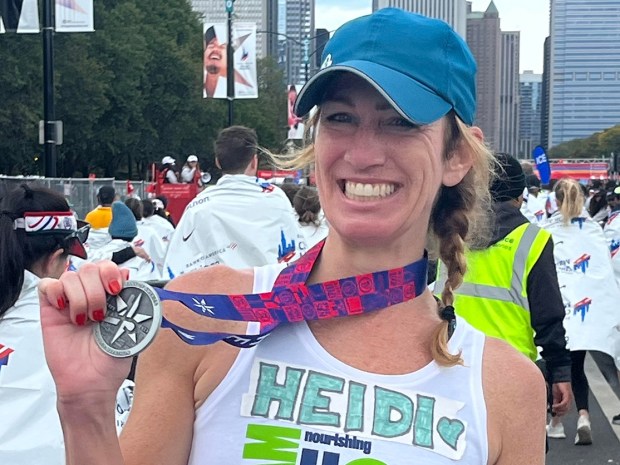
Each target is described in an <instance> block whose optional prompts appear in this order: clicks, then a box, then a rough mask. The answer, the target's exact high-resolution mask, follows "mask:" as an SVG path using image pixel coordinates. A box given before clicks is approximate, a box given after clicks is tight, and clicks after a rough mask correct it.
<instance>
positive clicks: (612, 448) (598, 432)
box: [546, 353, 620, 465]
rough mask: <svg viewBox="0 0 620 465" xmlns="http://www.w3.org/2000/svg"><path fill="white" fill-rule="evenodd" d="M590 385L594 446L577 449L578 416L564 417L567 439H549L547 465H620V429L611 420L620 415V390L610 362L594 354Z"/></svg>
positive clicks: (589, 360)
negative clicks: (575, 443) (575, 442)
mask: <svg viewBox="0 0 620 465" xmlns="http://www.w3.org/2000/svg"><path fill="white" fill-rule="evenodd" d="M586 375H587V377H588V381H589V383H590V418H591V422H592V445H590V446H575V445H574V439H575V434H576V430H577V412H576V411H575V408H574V406H573V408H572V409H571V412H570V414H569V415H567V416H566V417H564V420H563V423H564V429H565V431H566V439H550V440H549V449H550V450H549V453H548V454H547V462H546V463H547V465H578V464H579V465H583V464H587V465H620V426H618V425H612V424H611V417H612V416H614V415H618V414H619V413H620V386H619V384H618V380H617V377H616V373H615V368H614V366H613V362H612V360H611V358H610V357H609V358H608V357H604V356H602V355H601V354H596V353H591V354H590V355H588V357H587V358H586Z"/></svg>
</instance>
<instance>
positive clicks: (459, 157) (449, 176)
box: [442, 126, 484, 187]
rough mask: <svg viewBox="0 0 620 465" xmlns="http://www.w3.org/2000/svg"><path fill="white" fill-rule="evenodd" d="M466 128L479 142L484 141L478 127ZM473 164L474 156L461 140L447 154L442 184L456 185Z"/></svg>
mask: <svg viewBox="0 0 620 465" xmlns="http://www.w3.org/2000/svg"><path fill="white" fill-rule="evenodd" d="M467 130H468V131H470V132H471V135H472V136H473V137H475V138H476V139H478V140H479V141H480V142H483V141H484V136H483V135H482V131H481V130H480V128H479V127H476V126H472V127H469V128H467ZM473 164H474V157H473V154H472V152H471V150H469V149H466V148H464V147H463V143H462V141H461V142H459V144H458V145H457V147H456V148H455V149H454V151H453V152H452V153H450V154H449V157H448V159H447V160H445V162H444V168H445V169H444V173H443V178H442V181H443V185H444V186H447V187H453V186H456V185H457V184H458V183H459V182H461V181H462V180H463V178H464V177H465V175H466V174H467V173H468V172H469V170H470V169H471V167H472V165H473Z"/></svg>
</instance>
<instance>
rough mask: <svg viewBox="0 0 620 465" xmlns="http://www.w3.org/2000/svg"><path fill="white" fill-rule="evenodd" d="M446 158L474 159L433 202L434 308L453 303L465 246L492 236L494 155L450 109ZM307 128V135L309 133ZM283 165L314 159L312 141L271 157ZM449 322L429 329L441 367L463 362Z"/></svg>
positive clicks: (304, 164) (310, 125) (298, 165)
mask: <svg viewBox="0 0 620 465" xmlns="http://www.w3.org/2000/svg"><path fill="white" fill-rule="evenodd" d="M318 118H319V112H317V113H316V114H315V115H314V116H313V117H312V118H311V120H310V121H309V122H308V125H307V128H308V129H309V130H310V131H311V130H312V128H314V127H315V126H316V124H317V122H318ZM446 123H447V124H446V133H445V143H444V158H445V159H446V160H448V159H450V158H451V157H452V156H454V154H455V153H456V152H457V151H467V152H468V153H469V154H470V155H471V157H472V161H473V163H472V167H471V169H470V170H469V172H468V173H467V174H466V175H465V177H464V178H463V179H462V180H461V182H460V183H458V184H457V185H456V186H453V187H447V186H443V187H442V188H441V189H440V190H439V193H438V194H437V198H436V200H435V204H434V206H433V210H432V212H431V218H430V222H429V231H428V232H427V239H428V240H427V244H428V246H429V249H430V250H429V252H430V254H431V256H433V255H435V256H436V255H438V256H439V258H441V260H442V261H443V262H444V264H445V265H446V268H447V279H446V283H445V286H444V289H443V292H442V294H441V304H442V305H439V308H438V311H439V313H440V314H441V311H442V310H443V308H444V307H445V306H450V305H452V303H453V302H454V291H455V290H456V289H457V288H458V287H459V286H460V285H461V283H462V282H463V276H464V275H465V272H466V271H467V264H466V260H465V250H466V247H469V248H472V249H476V248H483V247H485V246H486V244H487V242H488V238H489V235H490V233H489V232H490V228H489V223H490V221H489V218H490V217H491V215H490V212H491V196H490V194H489V185H490V180H491V176H492V173H493V165H494V160H495V159H494V157H493V154H492V153H491V151H490V150H489V149H488V148H487V146H486V145H485V144H484V142H482V141H480V140H479V139H478V138H476V137H475V136H474V134H473V133H472V131H471V128H469V127H468V126H466V125H465V123H463V122H462V121H461V120H460V119H459V118H458V117H457V116H456V114H455V113H454V112H450V113H449V114H448V115H447V117H446ZM309 133H310V132H308V133H307V134H309ZM275 161H276V163H277V164H278V165H279V166H281V167H283V168H295V169H300V168H303V167H307V166H310V165H311V164H312V163H313V161H314V146H313V145H312V143H310V144H309V145H308V146H306V147H305V148H303V149H302V150H300V151H299V152H298V153H297V154H296V155H295V156H294V157H293V158H283V156H275ZM449 325H450V322H449V321H446V320H445V319H444V318H442V321H441V323H439V324H438V325H437V327H436V328H435V330H434V332H433V342H432V346H431V352H432V355H433V359H434V360H435V361H436V362H437V363H438V364H440V365H442V366H454V365H457V364H459V363H461V362H462V360H461V354H460V353H458V354H451V353H450V352H449V350H448V330H449Z"/></svg>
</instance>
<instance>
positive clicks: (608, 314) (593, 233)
mask: <svg viewBox="0 0 620 465" xmlns="http://www.w3.org/2000/svg"><path fill="white" fill-rule="evenodd" d="M554 191H555V194H556V199H557V203H558V207H559V210H558V211H557V212H556V213H555V214H553V215H552V216H551V218H549V220H548V222H547V223H545V224H543V227H544V228H545V229H547V230H548V231H549V232H551V234H552V236H553V241H554V244H555V248H554V256H555V263H556V268H557V272H558V280H559V283H560V289H561V291H562V297H563V299H564V305H565V308H566V317H565V318H564V327H565V328H566V335H567V340H568V341H567V345H568V348H569V349H570V350H571V361H572V385H573V393H574V395H575V402H576V404H577V410H578V411H579V420H578V422H577V436H576V438H575V444H591V443H592V431H591V427H590V418H589V411H588V379H587V378H586V375H585V371H584V360H585V355H586V351H587V350H596V351H600V352H604V353H606V354H609V355H610V356H612V357H614V358H615V360H616V363H617V364H618V362H619V359H618V355H619V354H617V353H616V352H617V350H618V347H620V344H619V340H620V311H619V310H618V306H617V303H618V301H619V300H620V288H619V287H618V285H617V283H616V281H615V279H613V276H614V272H613V267H612V262H611V254H610V252H609V248H608V246H607V241H606V240H605V237H604V235H603V231H602V230H601V227H600V226H599V225H598V223H596V222H595V221H594V220H593V219H592V218H590V217H588V216H587V214H585V215H584V211H583V207H584V202H585V199H584V195H583V192H582V190H581V187H580V186H579V184H578V183H577V181H575V180H572V179H562V180H560V181H559V182H558V183H557V184H556V186H555V188H554ZM560 421H561V420H560V419H559V418H558V417H554V418H553V419H552V422H551V426H552V427H557V426H559V424H560Z"/></svg>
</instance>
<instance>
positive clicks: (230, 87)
mask: <svg viewBox="0 0 620 465" xmlns="http://www.w3.org/2000/svg"><path fill="white" fill-rule="evenodd" d="M233 3H235V0H226V12H227V13H228V22H227V26H228V44H227V45H226V96H227V98H228V125H229V126H232V125H233V121H234V113H233V102H234V101H235V63H234V59H235V50H234V49H233V43H232V42H233V37H232V14H233Z"/></svg>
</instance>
